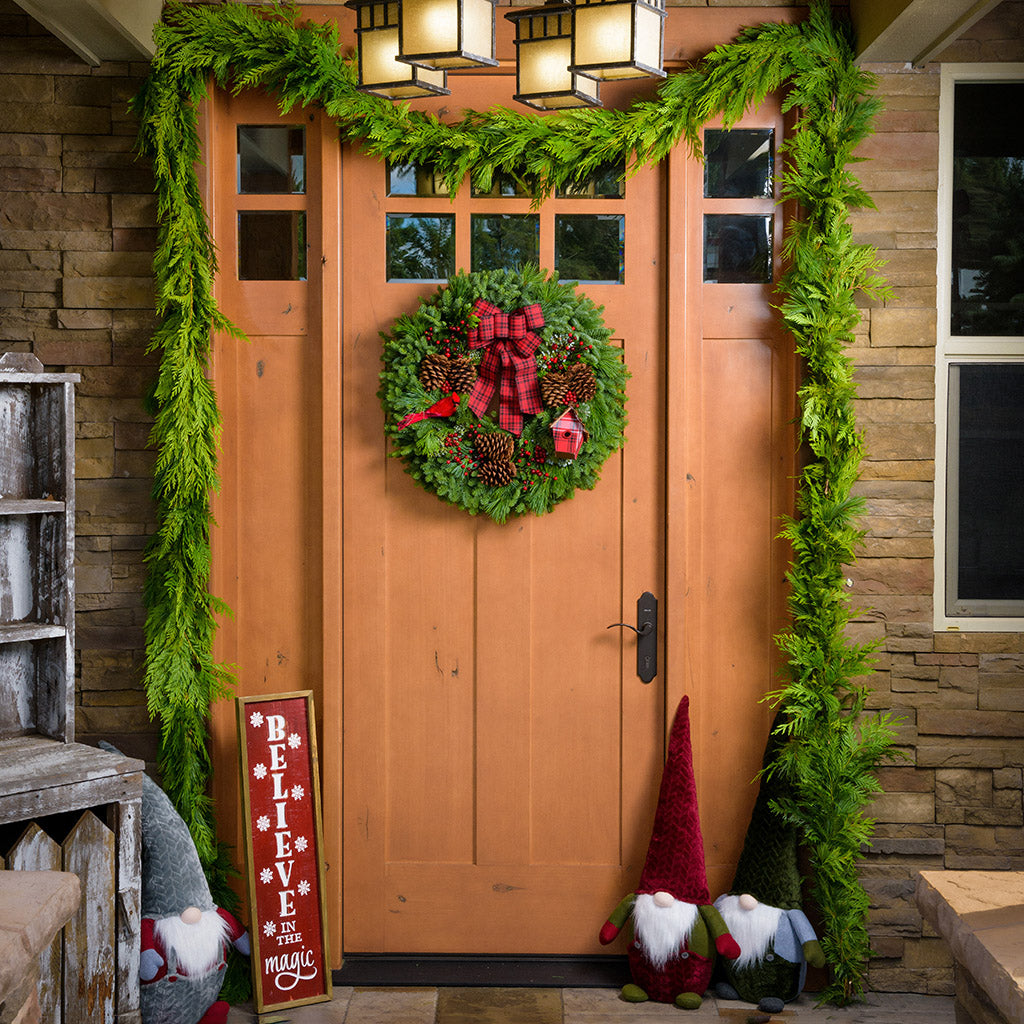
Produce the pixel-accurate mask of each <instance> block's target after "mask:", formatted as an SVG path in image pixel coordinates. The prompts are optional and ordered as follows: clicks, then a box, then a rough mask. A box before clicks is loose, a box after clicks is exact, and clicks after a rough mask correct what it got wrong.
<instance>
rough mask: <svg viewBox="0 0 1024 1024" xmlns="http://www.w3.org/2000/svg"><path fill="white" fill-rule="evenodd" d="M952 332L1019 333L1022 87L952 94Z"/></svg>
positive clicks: (984, 85)
mask: <svg viewBox="0 0 1024 1024" xmlns="http://www.w3.org/2000/svg"><path fill="white" fill-rule="evenodd" d="M954 97H955V102H954V115H953V210H952V215H953V233H952V254H951V255H952V274H951V280H950V290H951V294H950V313H951V316H950V333H951V334H954V335H975V336H977V335H993V336H1001V337H1005V336H1007V335H1022V334H1024V117H1021V114H1020V112H1021V110H1024V82H1009V83H1007V82H961V83H959V84H957V86H956V91H955V93H954Z"/></svg>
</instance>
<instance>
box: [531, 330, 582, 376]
mask: <svg viewBox="0 0 1024 1024" xmlns="http://www.w3.org/2000/svg"><path fill="white" fill-rule="evenodd" d="M593 347H594V346H593V345H591V344H590V342H586V341H580V339H579V338H577V337H576V333H575V331H573V330H572V328H570V329H569V333H568V334H556V335H554V336H553V337H552V338H550V339H549V340H548V342H547V343H546V344H545V346H544V348H543V349H542V350H541V351H540V352H539V353H538V360H537V362H538V364H539V365H538V369H540V370H544V371H545V372H547V371H549V370H558V371H564V370H566V369H568V367H569V366H571V365H572V364H573V363H578V362H579V361H580V360H581V359H582V358H583V353H584V352H589V351H591V350H592V349H593Z"/></svg>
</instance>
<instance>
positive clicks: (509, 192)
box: [472, 172, 530, 199]
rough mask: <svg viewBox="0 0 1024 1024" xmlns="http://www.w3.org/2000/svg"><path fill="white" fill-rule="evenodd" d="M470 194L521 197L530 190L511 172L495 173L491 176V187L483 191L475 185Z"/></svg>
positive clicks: (494, 197) (486, 196)
mask: <svg viewBox="0 0 1024 1024" xmlns="http://www.w3.org/2000/svg"><path fill="white" fill-rule="evenodd" d="M472 195H474V196H476V197H483V198H492V199H501V198H503V197H504V198H508V197H518V198H520V199H521V198H523V197H524V196H529V195H530V190H529V189H528V188H527V187H526V184H525V183H524V182H523V181H520V180H517V179H516V178H514V177H512V175H511V174H501V173H500V172H498V173H495V174H494V175H493V176H492V177H491V187H490V188H489V189H488V190H487V191H486V192H485V191H484V190H483V189H481V188H477V187H476V185H474V186H473V188H472Z"/></svg>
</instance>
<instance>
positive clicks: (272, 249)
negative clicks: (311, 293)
mask: <svg viewBox="0 0 1024 1024" xmlns="http://www.w3.org/2000/svg"><path fill="white" fill-rule="evenodd" d="M238 279H239V280H240V281H305V280H306V215H305V213H303V212H302V211H301V210H246V211H243V212H241V213H239V215H238Z"/></svg>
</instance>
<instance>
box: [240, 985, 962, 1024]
mask: <svg viewBox="0 0 1024 1024" xmlns="http://www.w3.org/2000/svg"><path fill="white" fill-rule="evenodd" d="M756 1013H757V1010H756V1008H755V1007H753V1006H751V1005H749V1004H748V1003H737V1002H730V1001H727V1000H716V999H714V998H707V999H705V1000H704V1005H703V1006H702V1007H701V1008H700V1009H699V1010H677V1009H676V1008H675V1007H674V1006H667V1005H664V1004H659V1003H642V1004H639V1005H635V1004H629V1003H624V1002H622V1000H620V999H619V994H618V990H616V989H601V988H565V989H558V988H336V989H335V990H334V998H333V999H332V1000H331V1002H329V1003H314V1004H311V1005H308V1006H297V1007H294V1008H289V1009H285V1010H277V1011H270V1012H266V1013H263V1014H261V1015H258V1016H257V1015H256V1014H255V1012H254V1011H253V1008H252V1006H235V1007H232V1008H231V1012H230V1013H229V1015H228V1024H255V1022H257V1021H258V1022H259V1024H286V1022H287V1024H645V1022H646V1024H663V1022H668V1021H672V1022H675V1024H685V1022H692V1024H711V1022H712V1021H714V1022H717V1024H746V1022H747V1020H748V1018H750V1017H752V1016H753V1015H755V1014H756ZM771 1020H772V1022H773V1024H955V1020H956V1018H955V1015H954V1010H953V1000H952V999H951V998H948V997H945V996H919V995H904V994H899V993H871V994H869V995H868V996H867V997H866V999H865V1001H864V1002H863V1003H859V1004H857V1005H855V1006H849V1007H845V1008H843V1009H838V1008H836V1007H822V1008H818V1007H815V1005H814V1002H813V1000H812V999H809V998H808V997H807V996H802V997H801V998H800V999H799V1000H797V1001H796V1002H795V1003H791V1004H789V1005H788V1006H787V1007H786V1009H785V1011H783V1012H782V1013H778V1014H775V1015H774V1016H772V1018H771Z"/></svg>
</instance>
